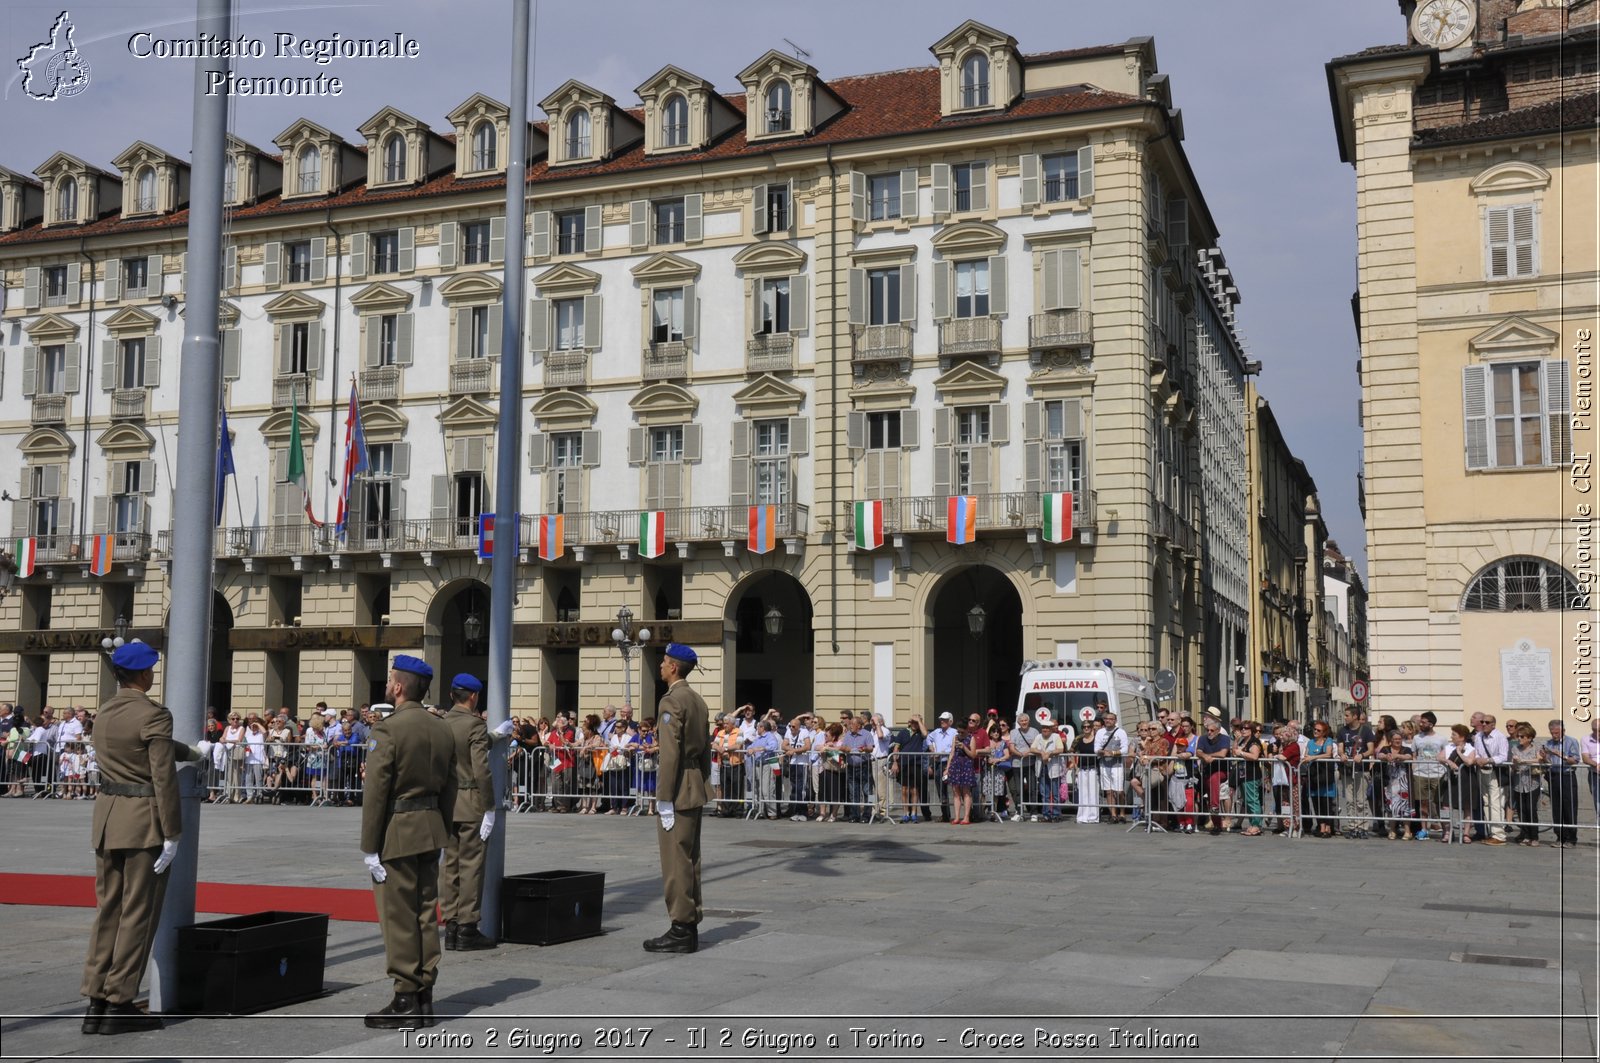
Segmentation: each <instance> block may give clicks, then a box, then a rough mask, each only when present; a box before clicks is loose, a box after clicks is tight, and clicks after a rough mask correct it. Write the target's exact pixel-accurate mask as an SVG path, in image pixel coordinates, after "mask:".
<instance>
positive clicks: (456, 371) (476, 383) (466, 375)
mask: <svg viewBox="0 0 1600 1063" xmlns="http://www.w3.org/2000/svg"><path fill="white" fill-rule="evenodd" d="M494 368H495V361H494V359H493V358H469V359H467V360H466V361H464V362H455V363H453V364H452V365H451V366H450V394H452V395H481V394H484V393H486V392H489V391H493V390H494Z"/></svg>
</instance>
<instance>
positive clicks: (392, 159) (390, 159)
mask: <svg viewBox="0 0 1600 1063" xmlns="http://www.w3.org/2000/svg"><path fill="white" fill-rule="evenodd" d="M383 179H384V180H385V181H404V180H405V179H406V138H405V137H403V136H401V135H400V134H399V133H391V134H390V135H389V139H388V140H385V141H384V142H383Z"/></svg>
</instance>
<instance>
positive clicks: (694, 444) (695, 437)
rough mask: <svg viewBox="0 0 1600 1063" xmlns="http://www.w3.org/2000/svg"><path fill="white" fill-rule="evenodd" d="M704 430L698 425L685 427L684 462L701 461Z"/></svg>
mask: <svg viewBox="0 0 1600 1063" xmlns="http://www.w3.org/2000/svg"><path fill="white" fill-rule="evenodd" d="M703 431H704V430H703V429H702V427H701V426H700V425H697V424H686V425H684V426H683V460H684V461H685V462H695V461H699V460H700V443H701V436H702V433H703Z"/></svg>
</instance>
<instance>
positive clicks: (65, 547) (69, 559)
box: [33, 531, 167, 565]
mask: <svg viewBox="0 0 1600 1063" xmlns="http://www.w3.org/2000/svg"><path fill="white" fill-rule="evenodd" d="M110 534H111V559H112V560H113V561H143V560H145V559H147V558H149V557H152V556H156V551H155V547H156V545H157V544H156V538H157V537H156V536H152V535H148V534H146V533H145V532H132V531H125V532H111V533H110ZM162 534H163V535H166V534H167V533H162ZM95 538H96V536H95V535H72V534H69V533H61V534H56V535H35V536H33V549H34V563H35V564H39V565H51V564H75V563H87V562H88V560H89V559H90V558H91V557H93V556H94V540H95Z"/></svg>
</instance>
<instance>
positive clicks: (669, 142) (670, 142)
mask: <svg viewBox="0 0 1600 1063" xmlns="http://www.w3.org/2000/svg"><path fill="white" fill-rule="evenodd" d="M687 143H689V101H688V100H686V99H684V98H683V97H682V96H669V97H667V99H666V101H665V102H663V103H662V105H661V146H662V147H666V148H681V147H683V146H684V145H685V144H687Z"/></svg>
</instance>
